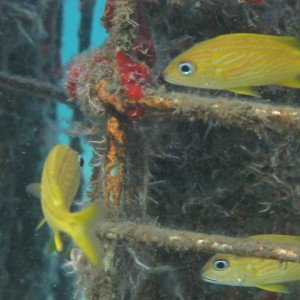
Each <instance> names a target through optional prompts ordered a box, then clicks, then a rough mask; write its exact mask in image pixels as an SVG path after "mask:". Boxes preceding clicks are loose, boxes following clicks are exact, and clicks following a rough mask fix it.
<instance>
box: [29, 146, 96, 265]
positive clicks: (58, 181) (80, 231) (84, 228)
mask: <svg viewBox="0 0 300 300" xmlns="http://www.w3.org/2000/svg"><path fill="white" fill-rule="evenodd" d="M81 164H82V159H81V157H80V156H79V154H78V152H76V151H74V150H72V149H71V148H69V147H68V146H66V145H56V146H55V147H54V148H53V149H52V150H51V152H50V153H49V154H48V156H47V158H46V161H45V163H44V168H43V173H42V180H41V184H39V183H32V184H30V185H28V186H27V188H26V190H27V192H29V193H30V194H32V195H34V196H40V198H41V204H42V211H43V214H44V217H45V219H44V220H42V222H41V223H40V224H39V225H38V228H39V227H41V226H42V225H43V224H44V223H45V222H47V223H48V225H49V226H50V228H51V229H52V230H53V233H54V244H55V248H56V250H57V251H61V250H62V248H63V243H62V240H61V232H64V233H66V234H68V235H69V236H71V237H72V239H73V240H74V241H75V243H76V244H77V245H78V246H79V247H80V248H81V249H82V251H83V252H84V253H85V254H86V256H87V257H88V259H89V260H90V261H91V262H92V264H93V265H94V266H99V265H100V261H99V255H100V253H101V249H100V243H99V241H98V240H97V238H96V235H95V222H96V221H97V219H98V217H99V213H100V207H99V206H100V204H99V203H96V202H94V203H92V204H91V205H89V206H88V207H87V208H85V209H83V210H81V211H79V212H70V207H71V204H72V202H73V200H74V197H75V195H76V193H77V191H78V188H79V184H80V166H81Z"/></svg>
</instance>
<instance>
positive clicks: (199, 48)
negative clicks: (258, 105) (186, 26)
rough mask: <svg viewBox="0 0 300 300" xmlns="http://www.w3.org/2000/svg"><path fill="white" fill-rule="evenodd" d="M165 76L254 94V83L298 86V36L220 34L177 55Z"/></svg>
mask: <svg viewBox="0 0 300 300" xmlns="http://www.w3.org/2000/svg"><path fill="white" fill-rule="evenodd" d="M164 77H165V80H166V81H168V82H170V83H174V84H178V85H183V86H189V87H199V88H208V89H225V90H229V91H233V92H236V93H240V94H246V95H254V96H255V95H258V94H257V92H256V91H255V90H254V89H253V87H255V86H263V85H270V84H277V85H282V86H287V87H295V88H300V40H299V39H297V38H294V37H277V36H268V35H260V34H228V35H223V36H219V37H216V38H213V39H209V40H206V41H204V42H201V43H198V44H196V45H195V46H193V47H192V48H190V49H189V50H187V51H185V52H184V53H182V54H181V55H179V56H178V57H176V58H175V59H174V60H173V61H171V63H170V64H169V65H168V66H167V68H166V69H165V71H164Z"/></svg>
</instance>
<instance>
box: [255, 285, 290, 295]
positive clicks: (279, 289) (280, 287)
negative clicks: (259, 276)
mask: <svg viewBox="0 0 300 300" xmlns="http://www.w3.org/2000/svg"><path fill="white" fill-rule="evenodd" d="M257 287H258V288H260V289H263V290H267V291H270V292H276V293H288V292H289V290H288V288H287V287H286V286H285V285H283V284H270V285H260V286H257Z"/></svg>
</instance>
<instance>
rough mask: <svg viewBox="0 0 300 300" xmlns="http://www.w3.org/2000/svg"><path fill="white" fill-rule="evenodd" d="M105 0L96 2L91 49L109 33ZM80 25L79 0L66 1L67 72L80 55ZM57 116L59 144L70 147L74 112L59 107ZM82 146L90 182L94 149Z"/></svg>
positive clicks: (64, 46)
mask: <svg viewBox="0 0 300 300" xmlns="http://www.w3.org/2000/svg"><path fill="white" fill-rule="evenodd" d="M105 2H106V1H104V0H96V6H95V10H94V15H93V24H92V35H91V46H90V47H91V48H92V47H96V46H99V45H101V44H102V43H103V42H104V40H105V39H106V38H107V36H108V35H107V33H106V31H105V29H104V27H103V26H102V24H101V21H100V17H102V16H103V13H104V6H105ZM79 23H80V11H79V0H66V1H64V23H63V42H62V50H61V56H62V63H63V65H64V69H65V71H67V67H68V63H69V62H70V60H71V59H72V58H73V57H74V56H76V55H77V54H78V48H79V39H78V28H79ZM57 116H58V121H59V127H60V129H61V131H60V133H59V135H58V143H62V144H66V145H68V144H69V142H70V139H69V136H68V135H66V134H65V133H64V132H65V131H66V130H67V129H68V128H69V127H70V121H71V120H72V116H73V110H72V109H70V108H69V107H67V106H66V105H64V104H58V105H57ZM81 145H82V149H83V153H82V156H83V157H84V160H85V162H86V163H85V164H84V166H83V179H84V182H88V181H89V178H90V176H91V167H90V166H89V164H88V162H89V161H90V160H91V158H92V154H93V153H92V149H91V147H90V146H89V145H88V144H87V143H86V141H85V140H84V139H83V138H82V140H81Z"/></svg>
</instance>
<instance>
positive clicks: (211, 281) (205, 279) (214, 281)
mask: <svg viewBox="0 0 300 300" xmlns="http://www.w3.org/2000/svg"><path fill="white" fill-rule="evenodd" d="M201 279H202V280H204V281H206V282H210V283H217V282H218V281H217V280H216V279H212V278H209V277H206V276H204V275H202V276H201Z"/></svg>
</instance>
